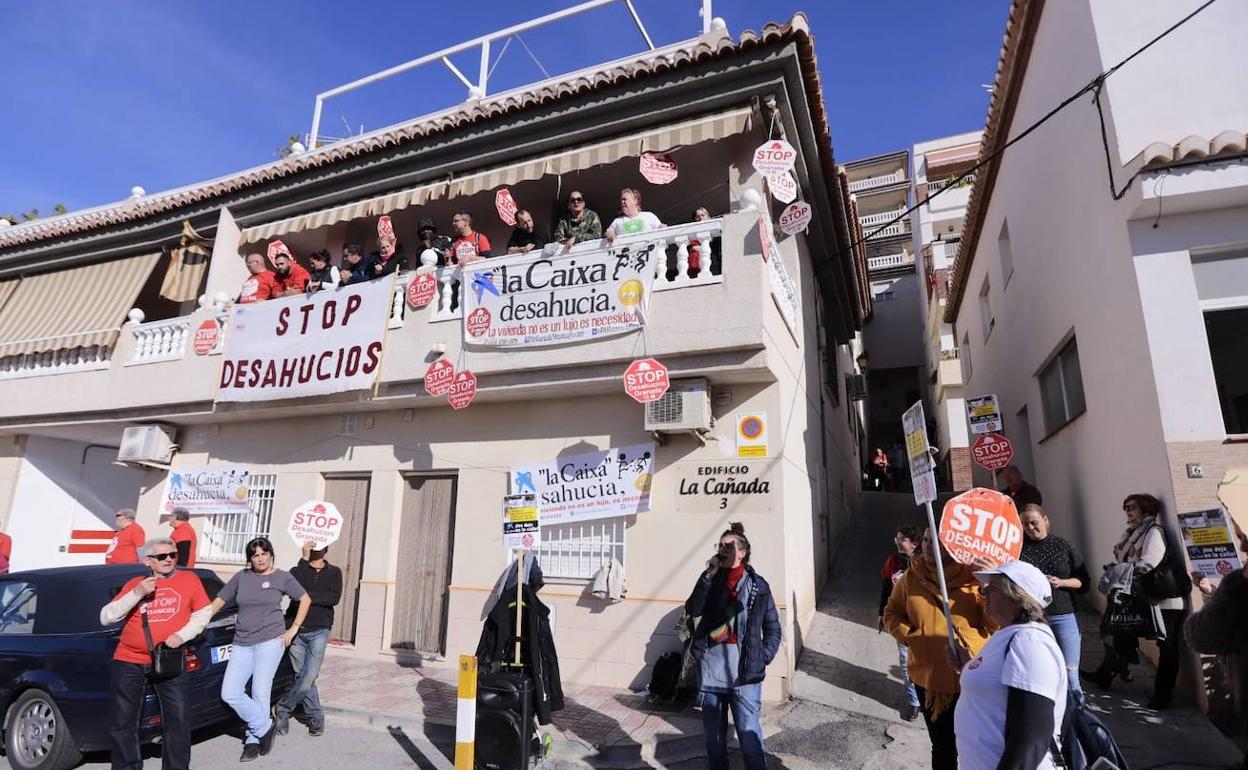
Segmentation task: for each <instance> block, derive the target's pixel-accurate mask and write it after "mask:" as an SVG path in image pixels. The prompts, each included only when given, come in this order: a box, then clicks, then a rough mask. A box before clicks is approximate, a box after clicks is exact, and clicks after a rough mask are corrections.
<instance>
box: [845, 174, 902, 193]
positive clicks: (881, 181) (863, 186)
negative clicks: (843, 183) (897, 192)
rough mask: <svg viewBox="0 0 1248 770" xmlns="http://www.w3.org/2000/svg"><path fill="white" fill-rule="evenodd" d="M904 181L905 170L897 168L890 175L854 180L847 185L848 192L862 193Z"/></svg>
mask: <svg viewBox="0 0 1248 770" xmlns="http://www.w3.org/2000/svg"><path fill="white" fill-rule="evenodd" d="M904 181H906V170H905V169H904V168H899V169H897V170H896V171H894V172H893V173H891V174H883V175H881V176H873V177H870V178H868V179H856V180H854V181H853V182H850V183H849V191H850V192H852V193H857V192H862V191H863V190H874V189H876V188H879V187H888V186H889V185H893V184H897V183H898V182H904Z"/></svg>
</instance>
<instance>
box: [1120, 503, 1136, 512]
mask: <svg viewBox="0 0 1248 770" xmlns="http://www.w3.org/2000/svg"><path fill="white" fill-rule="evenodd" d="M1122 510H1124V511H1138V510H1140V506H1138V505H1136V504H1135V503H1128V504H1127V505H1124V506H1122Z"/></svg>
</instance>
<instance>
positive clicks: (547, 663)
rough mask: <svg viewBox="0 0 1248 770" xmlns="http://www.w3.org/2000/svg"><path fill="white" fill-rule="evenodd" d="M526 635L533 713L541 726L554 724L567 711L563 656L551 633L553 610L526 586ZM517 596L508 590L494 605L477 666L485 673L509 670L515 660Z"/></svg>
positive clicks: (523, 648) (523, 651) (523, 650)
mask: <svg viewBox="0 0 1248 770" xmlns="http://www.w3.org/2000/svg"><path fill="white" fill-rule="evenodd" d="M521 623H522V624H523V626H524V634H523V636H522V639H521V645H520V662H521V664H522V665H523V666H524V670H525V672H526V673H527V674H528V675H529V677H530V678H531V679H532V680H533V696H534V703H533V713H534V714H536V715H537V721H538V722H540V723H541V724H544V725H548V724H550V715H551V714H552V713H553V712H555V711H560V710H561V709H563V685H562V684H561V683H560V680H559V655H558V654H557V653H556V652H555V637H554V635H553V634H552V633H551V631H550V608H549V607H547V606H546V605H545V604H543V603H542V600H541V599H538V598H537V594H536V593H535V592H534V591H533V589H532V588H531V587H530V586H528V585H526V586H525V587H524V608H523V610H522V612H521ZM515 637H516V593H515V586H514V585H513V586H512V590H510V591H505V592H504V593H503V596H502V597H501V598H500V599H499V600H498V601H497V602H495V603H494V607H493V608H492V609H491V610H490V614H489V616H488V617H486V619H485V628H483V629H481V641H480V642H479V643H478V644H477V664H478V665H479V666H480V667H481V669H482V670H485V671H490V672H495V671H500V670H505V669H506V668H507V666H508V664H510V663H511V662H512V660H514V658H515Z"/></svg>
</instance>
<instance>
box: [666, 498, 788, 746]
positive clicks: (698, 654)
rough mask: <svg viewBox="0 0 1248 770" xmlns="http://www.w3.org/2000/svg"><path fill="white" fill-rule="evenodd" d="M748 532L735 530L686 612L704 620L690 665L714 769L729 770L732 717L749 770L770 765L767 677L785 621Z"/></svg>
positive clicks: (710, 564)
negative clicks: (764, 722) (697, 674)
mask: <svg viewBox="0 0 1248 770" xmlns="http://www.w3.org/2000/svg"><path fill="white" fill-rule="evenodd" d="M750 552H751V548H750V541H749V540H746V539H745V528H744V527H743V526H741V524H739V523H734V524H732V526H731V527H729V528H728V529H727V530H726V531H725V532H724V533H723V534H722V535H720V537H719V543H718V545H717V550H716V554H715V556H713V557H711V559H710V560H709V561H707V563H706V572H704V573H703V574H702V575H701V576H700V577H699V578H698V583H697V585H695V586H694V587H693V593H692V594H690V595H689V600H688V601H687V602H685V611H686V612H687V613H689V614H690V615H692V616H701V619H700V620H699V621H698V626H697V628H696V629H695V630H694V632H693V645H692V648H691V650H692V653H693V659H694V661H696V663H697V665H698V666H699V670H700V671H701V674H702V678H701V681H702V686H701V692H700V693H699V696H698V699H699V701H700V702H701V704H702V725H703V729H704V730H705V732H706V755H707V759H708V760H709V764H710V770H728V711H729V710H731V711H732V722H733V724H734V725H736V728H737V741H738V743H740V745H741V755H742V757H743V758H744V760H745V767H746V770H761V769H762V768H766V767H767V759H766V757H765V756H764V753H763V730H762V726H761V725H760V724H759V716H760V712H761V711H762V688H763V677H764V676H765V675H766V669H767V664H769V663H771V661H772V659H773V658H775V657H776V652H777V651H778V650H779V649H780V617H779V615H778V614H777V613H776V602H775V600H774V599H773V598H772V595H771V586H769V585H768V584H767V581H766V580H764V579H763V577H762V575H759V574H758V573H757V572H755V571H754V568H753V567H751V566H750V564H749V561H750Z"/></svg>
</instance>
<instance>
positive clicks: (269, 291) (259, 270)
mask: <svg viewBox="0 0 1248 770" xmlns="http://www.w3.org/2000/svg"><path fill="white" fill-rule="evenodd" d="M244 263H245V264H246V265H247V272H248V273H251V275H249V276H248V277H247V280H245V281H243V287H242V289H240V290H239V292H238V299H237V300H235V301H236V302H238V303H239V304H247V303H250V302H263V301H264V300H266V299H272V298H273V297H274V296H276V291H277V282H276V281H275V280H274V278H273V273H272V272H271V271H270V270H269V266H268V263H267V262H266V261H265V259H264V255H263V254H260V253H259V252H253V253H251V254H248V255H247V258H246V259H245V260H244Z"/></svg>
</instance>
